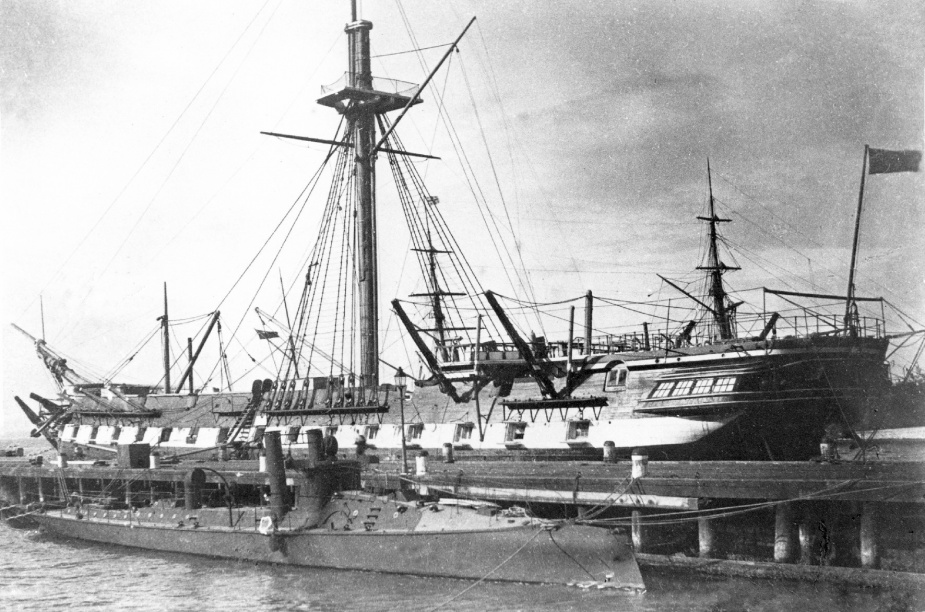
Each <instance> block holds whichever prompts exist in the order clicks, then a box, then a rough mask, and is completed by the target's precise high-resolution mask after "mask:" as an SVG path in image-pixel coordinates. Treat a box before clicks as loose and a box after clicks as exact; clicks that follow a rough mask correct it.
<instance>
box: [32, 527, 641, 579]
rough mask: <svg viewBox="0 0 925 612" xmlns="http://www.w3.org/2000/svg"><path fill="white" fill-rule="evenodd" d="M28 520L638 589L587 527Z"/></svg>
mask: <svg viewBox="0 0 925 612" xmlns="http://www.w3.org/2000/svg"><path fill="white" fill-rule="evenodd" d="M36 520H37V521H38V522H39V523H40V524H41V527H42V529H43V530H45V531H47V532H50V533H52V534H55V535H57V536H61V537H66V538H74V539H79V540H86V541H92V542H101V543H105V544H118V545H122V546H129V547H133V548H141V549H147V550H154V551H162V552H174V553H185V554H195V555H207V556H211V557H219V558H227V559H237V560H247V561H255V562H261V563H280V564H288V565H300V566H306V567H317V568H328V569H340V570H362V571H374V572H383V573H393V574H412V575H417V576H435V577H444V578H463V579H475V580H477V579H482V578H487V579H489V580H494V581H508V582H530V583H550V584H567V583H570V582H577V581H588V580H597V581H604V580H605V577H606V576H607V574H611V575H615V576H616V580H615V582H617V583H618V584H619V585H620V586H621V587H627V588H638V589H642V588H644V587H643V582H642V577H641V575H640V574H639V570H638V567H637V566H636V563H635V560H634V559H633V556H632V553H631V551H630V550H629V548H628V547H627V546H626V545H625V544H624V543H622V542H621V541H620V540H618V539H617V537H616V536H614V535H612V534H610V533H609V532H607V531H606V530H603V529H598V528H594V527H584V526H574V525H569V526H565V527H563V528H562V529H560V530H557V531H548V530H544V529H543V528H542V527H537V526H529V527H517V528H512V529H495V530H486V531H464V532H455V533H450V532H447V533H435V532H410V533H408V532H402V533H375V532H332V531H325V530H310V531H307V532H300V533H283V532H280V533H277V534H275V535H263V534H261V533H259V532H242V531H232V530H224V531H222V530H215V529H191V528H185V529H182V528H171V527H152V526H144V525H137V524H136V525H130V524H128V523H126V522H124V521H113V522H100V521H94V520H86V519H83V520H77V519H75V518H74V517H73V516H72V515H71V516H67V515H65V514H64V513H57V514H43V515H38V516H36ZM579 564H580V565H579ZM583 568H584V569H583ZM586 570H587V571H586Z"/></svg>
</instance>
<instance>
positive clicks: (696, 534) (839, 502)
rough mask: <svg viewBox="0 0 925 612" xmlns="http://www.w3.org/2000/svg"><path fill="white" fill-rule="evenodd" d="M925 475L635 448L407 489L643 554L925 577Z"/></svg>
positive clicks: (505, 465) (446, 477)
mask: <svg viewBox="0 0 925 612" xmlns="http://www.w3.org/2000/svg"><path fill="white" fill-rule="evenodd" d="M397 471H398V469H397V465H393V464H392V463H391V462H383V463H381V464H378V465H377V466H376V468H375V470H369V471H367V473H366V475H365V479H366V480H365V482H366V485H367V487H368V488H371V489H373V490H377V488H382V487H385V486H387V485H394V482H392V481H393V480H394V479H395V478H396V477H397ZM922 473H925V466H923V465H922V464H920V463H900V462H882V463H859V462H858V463H856V462H822V461H820V462H724V461H716V462H665V461H648V460H647V457H646V456H645V453H644V452H634V456H633V457H632V459H631V460H630V461H627V460H626V459H625V458H624V459H623V460H622V461H618V462H616V463H610V462H608V461H606V458H605V461H604V462H562V461H550V462H540V461H537V462H523V461H518V462H513V461H512V462H501V461H466V460H460V458H458V457H457V459H456V463H454V464H452V465H448V464H445V463H442V464H437V465H434V466H429V467H428V470H427V472H426V473H424V474H418V475H416V476H413V477H409V478H407V482H406V484H407V485H408V486H413V487H417V488H418V489H419V490H420V491H421V492H425V493H430V494H439V495H448V496H454V497H462V498H474V499H480V500H486V501H493V502H496V503H501V504H520V505H526V506H527V507H528V508H530V509H531V510H533V511H534V512H537V513H540V514H542V513H546V514H549V515H558V516H564V517H576V516H577V517H578V520H588V518H587V517H592V518H591V519H590V521H591V522H596V523H598V524H600V525H601V526H609V527H617V528H623V529H625V530H626V531H627V532H628V533H629V534H631V537H632V541H633V545H634V547H635V550H636V551H637V552H639V553H646V554H658V555H683V556H685V557H687V558H700V559H704V560H707V559H716V560H723V559H725V560H746V559H750V560H751V561H752V562H766V563H776V564H780V565H798V566H800V565H802V566H814V567H850V568H857V569H878V568H885V569H893V570H904V571H916V572H922V573H923V574H925V554H922V553H919V552H917V551H919V550H922V549H923V548H925V546H923V545H925V538H923V537H922V536H921V535H916V536H915V539H916V542H909V541H908V535H907V534H908V532H909V531H910V530H913V531H914V532H915V533H916V534H922V533H923V532H925V512H923V511H922V510H923V504H925V480H923V479H921V477H920V476H919V475H921V474H922ZM887 515H888V516H890V517H891V521H888V522H884V521H883V520H882V517H883V516H887ZM885 532H886V533H885ZM919 540H922V542H919ZM887 541H889V544H887ZM886 549H889V553H888V554H887V555H886V557H889V563H885V558H886V557H885V555H884V550H886Z"/></svg>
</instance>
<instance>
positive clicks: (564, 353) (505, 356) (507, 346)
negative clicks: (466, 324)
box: [436, 309, 886, 366]
mask: <svg viewBox="0 0 925 612" xmlns="http://www.w3.org/2000/svg"><path fill="white" fill-rule="evenodd" d="M773 314H775V313H762V314H755V315H741V316H739V317H737V319H736V325H735V329H736V330H737V338H736V339H737V340H757V339H759V338H760V337H761V334H762V333H763V332H764V330H765V327H766V326H767V325H768V324H769V322H770V321H771V318H772V316H773ZM660 326H661V329H659V327H660ZM666 327H667V331H666ZM686 327H687V326H686V325H685V324H684V322H678V321H673V322H671V323H670V324H668V325H667V326H666V325H665V323H664V322H661V323H659V322H655V323H653V324H651V325H649V326H648V334H647V333H646V329H645V328H644V327H643V326H640V327H639V329H637V330H634V331H630V332H625V333H620V334H606V335H593V336H592V337H591V343H590V347H589V350H586V348H585V338H584V337H583V336H576V337H575V338H573V340H572V357H573V358H578V357H580V356H581V355H585V354H593V355H602V354H619V353H627V352H637V351H644V350H647V349H648V350H650V351H664V350H667V349H673V348H679V347H686V346H703V345H711V344H719V343H720V342H721V340H720V339H719V334H718V326H716V325H715V324H713V323H705V324H703V323H699V324H698V325H695V326H694V327H693V328H692V329H691V330H690V332H689V334H688V335H685V334H684V333H683V330H684V329H685V328H686ZM885 333H886V331H885V326H884V320H883V319H882V318H881V317H876V316H863V317H859V318H857V319H856V320H855V330H854V335H855V336H856V337H861V338H883V337H884V335H885ZM848 334H849V331H848V330H847V328H846V326H845V321H844V317H843V316H838V315H831V314H824V313H817V312H813V311H811V310H809V309H800V310H799V311H790V312H787V313H785V314H778V317H777V319H776V321H775V322H774V324H773V326H772V327H771V328H770V329H768V330H767V332H766V334H765V337H766V338H768V339H776V338H787V337H800V338H805V337H820V336H845V335H848ZM727 342H728V341H727ZM529 344H530V350H531V351H533V353H534V354H535V355H536V356H537V357H538V358H541V359H559V358H566V357H568V341H567V340H554V341H548V340H545V339H538V340H534V341H531V342H530V343H529ZM436 353H437V355H438V358H439V359H440V361H441V362H442V363H445V364H447V365H450V364H470V365H473V366H474V365H477V364H479V363H482V364H484V363H488V362H491V363H499V362H504V361H520V360H522V356H521V353H520V351H519V350H518V349H517V347H516V345H515V344H514V343H513V342H496V341H486V342H482V343H481V344H480V345H478V346H476V345H475V344H474V343H458V344H452V345H448V346H447V347H446V348H445V350H442V351H436Z"/></svg>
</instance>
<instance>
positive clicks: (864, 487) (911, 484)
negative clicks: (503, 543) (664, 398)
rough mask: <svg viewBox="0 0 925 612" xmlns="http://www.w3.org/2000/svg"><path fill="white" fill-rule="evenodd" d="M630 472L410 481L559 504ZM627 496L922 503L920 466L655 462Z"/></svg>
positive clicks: (515, 467) (617, 485)
mask: <svg viewBox="0 0 925 612" xmlns="http://www.w3.org/2000/svg"><path fill="white" fill-rule="evenodd" d="M379 469H380V470H383V471H395V469H396V467H395V466H393V465H392V464H390V463H383V464H380V466H379ZM630 469H631V467H630V464H629V463H628V462H625V463H619V464H603V463H601V464H592V463H578V464H575V463H563V462H536V463H522V462H510V463H502V462H491V463H482V462H476V463H455V464H441V463H431V464H430V465H429V466H428V474H427V475H426V476H423V477H415V478H414V479H415V480H417V481H419V482H421V483H422V484H425V485H431V486H435V487H452V486H456V487H493V488H500V489H511V490H517V489H521V490H548V491H554V492H560V494H561V493H565V495H563V497H565V498H567V499H569V500H570V499H571V495H572V493H573V492H574V491H576V490H577V491H580V492H607V493H613V492H616V493H620V492H623V491H624V490H626V488H627V487H628V485H629V483H630ZM372 479H373V480H375V476H373V477H372ZM628 492H630V493H633V494H641V495H651V496H657V497H670V498H716V499H762V500H764V499H768V500H782V499H797V498H804V497H806V498H811V499H812V498H822V496H824V497H825V498H831V499H841V500H852V501H887V502H906V503H925V464H922V463H876V464H875V463H867V464H859V463H812V462H775V463H759V462H754V463H752V462H703V463H688V462H654V463H649V471H648V475H647V476H646V477H644V478H641V479H639V480H638V481H636V482H635V483H633V485H632V488H631V489H630V490H629V491H628ZM505 499H508V498H507V497H506V498H505ZM524 501H527V499H526V494H525V495H524ZM579 503H580V502H579Z"/></svg>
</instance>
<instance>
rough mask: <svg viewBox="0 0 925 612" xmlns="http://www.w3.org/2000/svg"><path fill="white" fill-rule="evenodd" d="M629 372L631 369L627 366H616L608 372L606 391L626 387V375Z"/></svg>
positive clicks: (605, 383)
mask: <svg viewBox="0 0 925 612" xmlns="http://www.w3.org/2000/svg"><path fill="white" fill-rule="evenodd" d="M628 374H629V370H627V369H626V368H616V369H615V370H611V371H609V372H607V378H606V380H605V381H604V391H622V390H624V389H626V377H627V375H628Z"/></svg>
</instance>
